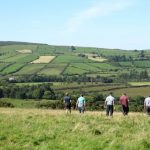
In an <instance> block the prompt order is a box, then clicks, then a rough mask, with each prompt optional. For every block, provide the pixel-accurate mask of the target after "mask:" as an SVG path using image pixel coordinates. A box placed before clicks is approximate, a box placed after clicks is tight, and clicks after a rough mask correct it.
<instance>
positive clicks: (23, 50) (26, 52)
mask: <svg viewBox="0 0 150 150" xmlns="http://www.w3.org/2000/svg"><path fill="white" fill-rule="evenodd" d="M16 51H17V52H19V53H22V54H30V53H32V50H30V49H22V50H16Z"/></svg>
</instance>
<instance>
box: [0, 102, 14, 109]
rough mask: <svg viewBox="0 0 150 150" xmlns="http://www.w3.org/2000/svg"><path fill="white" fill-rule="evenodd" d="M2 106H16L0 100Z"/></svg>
mask: <svg viewBox="0 0 150 150" xmlns="http://www.w3.org/2000/svg"><path fill="white" fill-rule="evenodd" d="M0 107H11V108H13V107H15V106H14V105H13V104H12V103H9V102H3V101H0Z"/></svg>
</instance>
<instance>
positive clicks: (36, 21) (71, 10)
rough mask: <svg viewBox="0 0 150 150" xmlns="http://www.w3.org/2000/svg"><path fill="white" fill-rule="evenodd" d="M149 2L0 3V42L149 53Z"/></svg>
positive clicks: (2, 0)
mask: <svg viewBox="0 0 150 150" xmlns="http://www.w3.org/2000/svg"><path fill="white" fill-rule="evenodd" d="M149 7H150V0H0V20H1V21H0V41H23V42H37V43H46V44H50V45H68V46H71V45H73V46H86V47H99V48H118V49H127V50H130V49H139V50H141V49H150V9H149Z"/></svg>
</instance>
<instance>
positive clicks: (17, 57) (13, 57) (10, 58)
mask: <svg viewBox="0 0 150 150" xmlns="http://www.w3.org/2000/svg"><path fill="white" fill-rule="evenodd" d="M28 56H29V54H17V55H15V56H12V57H9V58H7V59H5V62H18V61H20V60H22V59H24V58H25V57H28Z"/></svg>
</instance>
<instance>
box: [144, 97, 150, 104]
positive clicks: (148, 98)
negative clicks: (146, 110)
mask: <svg viewBox="0 0 150 150" xmlns="http://www.w3.org/2000/svg"><path fill="white" fill-rule="evenodd" d="M144 103H145V105H146V106H150V97H147V98H145V101H144Z"/></svg>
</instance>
